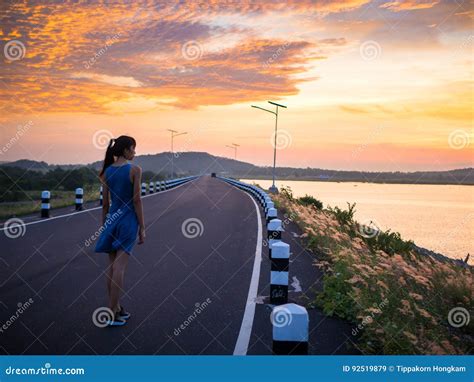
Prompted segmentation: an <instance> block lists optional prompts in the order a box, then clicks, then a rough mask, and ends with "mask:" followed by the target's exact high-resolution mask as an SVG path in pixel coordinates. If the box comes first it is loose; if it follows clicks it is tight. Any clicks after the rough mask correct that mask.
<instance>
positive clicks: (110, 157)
mask: <svg viewBox="0 0 474 382" xmlns="http://www.w3.org/2000/svg"><path fill="white" fill-rule="evenodd" d="M114 142H115V139H113V138H112V139H111V140H110V142H109V145H108V146H107V151H106V152H105V159H104V164H103V166H102V171H101V172H100V174H99V176H102V175H103V174H104V173H105V170H107V167H109V166H110V165H111V164H112V163H114V152H113V145H114Z"/></svg>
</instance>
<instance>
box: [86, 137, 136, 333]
mask: <svg viewBox="0 0 474 382" xmlns="http://www.w3.org/2000/svg"><path fill="white" fill-rule="evenodd" d="M135 146H136V142H135V139H133V138H132V137H129V136H126V135H122V136H120V137H118V138H116V139H111V140H110V143H109V146H108V147H107V152H106V154H105V160H104V165H103V168H102V171H101V172H100V179H101V181H102V187H103V197H104V198H103V208H102V227H101V228H100V232H101V233H100V236H99V239H98V241H97V245H96V247H95V252H106V253H108V254H109V262H110V264H109V267H108V269H107V290H108V296H109V308H110V310H111V312H112V317H111V319H110V320H108V325H109V326H122V325H125V324H126V322H127V321H126V320H128V318H130V313H128V312H127V311H126V310H125V309H124V307H123V306H121V305H120V302H119V298H120V294H121V291H122V290H123V289H122V286H123V278H124V273H125V269H126V267H127V263H128V256H129V255H131V254H132V249H133V246H134V245H135V242H136V241H137V236H138V244H142V243H143V242H144V241H145V223H144V218H143V208H142V201H141V196H140V195H141V189H140V185H141V177H142V170H141V168H140V167H139V166H134V165H131V164H130V163H129V162H128V161H131V160H132V159H133V157H134V156H135ZM110 202H112V204H111V205H110Z"/></svg>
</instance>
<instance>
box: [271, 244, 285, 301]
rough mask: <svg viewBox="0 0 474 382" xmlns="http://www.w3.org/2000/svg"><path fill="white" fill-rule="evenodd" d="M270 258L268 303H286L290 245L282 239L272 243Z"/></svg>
mask: <svg viewBox="0 0 474 382" xmlns="http://www.w3.org/2000/svg"><path fill="white" fill-rule="evenodd" d="M270 260H271V272H270V304H275V305H281V304H286V303H287V302H288V279H289V277H288V268H289V264H290V246H289V245H288V244H286V243H284V242H283V241H277V242H276V243H273V244H272V258H271V259H270Z"/></svg>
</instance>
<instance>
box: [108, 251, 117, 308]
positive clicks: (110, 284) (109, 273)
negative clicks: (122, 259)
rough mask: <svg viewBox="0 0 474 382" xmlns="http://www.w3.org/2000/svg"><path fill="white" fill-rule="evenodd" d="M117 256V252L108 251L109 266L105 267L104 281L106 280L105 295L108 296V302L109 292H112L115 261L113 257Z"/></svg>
mask: <svg viewBox="0 0 474 382" xmlns="http://www.w3.org/2000/svg"><path fill="white" fill-rule="evenodd" d="M116 256H117V252H115V251H114V252H110V253H109V266H108V267H107V273H106V279H107V280H106V281H107V295H108V296H109V302H110V294H111V293H112V278H113V271H114V269H113V265H114V261H115V257H116Z"/></svg>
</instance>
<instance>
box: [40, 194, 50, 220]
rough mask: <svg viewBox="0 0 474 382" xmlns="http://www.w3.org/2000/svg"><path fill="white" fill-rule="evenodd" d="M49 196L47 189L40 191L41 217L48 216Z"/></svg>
mask: <svg viewBox="0 0 474 382" xmlns="http://www.w3.org/2000/svg"><path fill="white" fill-rule="evenodd" d="M50 198H51V193H50V192H49V191H43V192H42V193H41V217H42V218H49V210H50V208H51V204H50V203H49V200H50Z"/></svg>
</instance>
